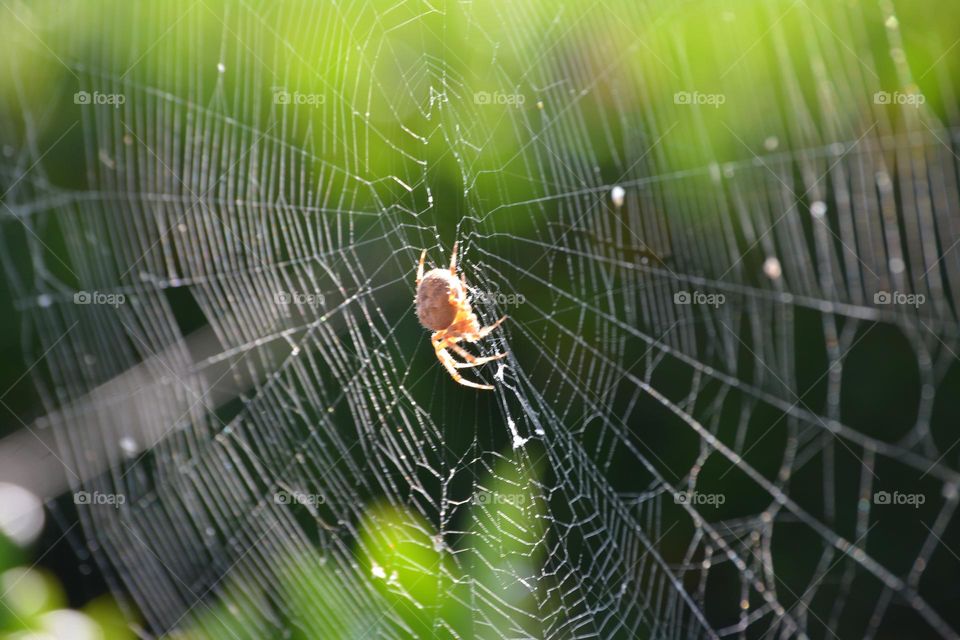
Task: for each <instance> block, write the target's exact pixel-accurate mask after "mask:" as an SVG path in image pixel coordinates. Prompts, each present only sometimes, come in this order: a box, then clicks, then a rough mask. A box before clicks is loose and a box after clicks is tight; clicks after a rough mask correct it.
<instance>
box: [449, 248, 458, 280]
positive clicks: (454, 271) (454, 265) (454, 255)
mask: <svg viewBox="0 0 960 640" xmlns="http://www.w3.org/2000/svg"><path fill="white" fill-rule="evenodd" d="M457 244H458V243H456V242H454V243H453V253H451V254H450V273H451V274H453V275H457Z"/></svg>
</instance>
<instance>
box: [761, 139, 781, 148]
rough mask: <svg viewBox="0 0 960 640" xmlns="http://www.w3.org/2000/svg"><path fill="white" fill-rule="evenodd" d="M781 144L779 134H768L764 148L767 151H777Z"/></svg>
mask: <svg viewBox="0 0 960 640" xmlns="http://www.w3.org/2000/svg"><path fill="white" fill-rule="evenodd" d="M779 146H780V138H778V137H777V136H767V138H766V140H764V141H763V148H764V149H766V150H767V151H776V150H777V147H779Z"/></svg>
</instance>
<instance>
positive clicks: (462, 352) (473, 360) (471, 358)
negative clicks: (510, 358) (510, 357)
mask: <svg viewBox="0 0 960 640" xmlns="http://www.w3.org/2000/svg"><path fill="white" fill-rule="evenodd" d="M447 348H448V349H450V350H451V351H453V352H454V353H456V354H458V355H459V356H461V357H462V358H463V359H464V360H466V361H467V362H468V363H470V364H465V365H462V366H469V367H476V366H477V365H481V364H483V363H485V362H491V361H493V360H499V359H500V358H506V357H507V354H505V353H498V354H496V355H493V356H486V357H483V358H478V357H476V356H475V355H473V354H472V353H470V352H469V351H467V350H466V349H464V348H463V347H460V346H458V345H455V344H450V345H447ZM458 368H459V367H458Z"/></svg>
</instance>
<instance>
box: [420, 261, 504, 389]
mask: <svg viewBox="0 0 960 640" xmlns="http://www.w3.org/2000/svg"><path fill="white" fill-rule="evenodd" d="M426 257H427V250H426V249H424V250H423V253H421V254H420V266H419V267H418V268H417V297H416V298H415V300H416V303H417V318H418V319H419V320H420V324H422V325H423V326H424V327H426V328H427V329H431V330H433V332H434V333H433V335H432V336H430V341H431V342H432V343H433V350H434V351H435V352H436V353H437V359H438V360H439V361H440V364H442V365H443V366H444V368H445V369H446V370H447V371H448V372H449V373H450V375H451V376H452V377H453V379H454V380H456V381H457V382H459V383H460V384H462V385H464V386H466V387H474V388H475V389H493V387H492V386H490V385H488V384H477V383H475V382H470V381H469V380H464V379H463V378H462V377H461V376H460V374H459V373H457V369H463V368H466V367H476V366H479V365H481V364H484V363H485V362H490V361H491V360H499V359H500V358H505V357H506V355H507V354H506V353H498V354H497V355H494V356H487V357H485V358H478V357H476V356H474V355H473V354H471V353H470V352H468V351H467V350H465V349H463V348H462V347H459V346H457V343H458V342H460V341H461V340H465V341H466V342H476V341H477V340H480V339H481V338H483V337H484V336H486V335H487V334H488V333H490V332H491V331H493V330H494V329H496V328H497V327H498V326H499V325H500V323H501V322H503V321H504V320H506V319H507V316H503V317H502V318H500V319H499V320H497V321H496V322H494V323H493V324H492V325H490V326H489V327H483V328H481V327H480V322H479V321H478V320H477V316H476V314H474V313H473V309H471V308H470V303H469V302H467V280H466V278H464V277H463V276H462V275H461V276H460V278H459V279H458V278H457V243H456V242H455V243H453V254H452V255H451V256H450V268H449V269H431V270H430V271H427V273H426V274H424V273H423V261H424V259H426ZM447 349H451V350H452V351H453V352H454V353H456V354H458V355H459V356H460V357H462V358H463V359H464V360H466V362H458V361H456V360H454V359H453V356H451V355H450V354H449V353H448V352H447Z"/></svg>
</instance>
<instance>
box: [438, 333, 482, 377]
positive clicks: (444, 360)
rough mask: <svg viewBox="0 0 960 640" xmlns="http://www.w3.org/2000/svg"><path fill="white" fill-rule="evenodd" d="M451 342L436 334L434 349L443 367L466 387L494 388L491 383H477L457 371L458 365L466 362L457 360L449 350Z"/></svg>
mask: <svg viewBox="0 0 960 640" xmlns="http://www.w3.org/2000/svg"><path fill="white" fill-rule="evenodd" d="M449 344H450V343H449V338H444V337H441V338H440V339H437V338H436V336H434V339H433V349H434V351H435V352H436V354H437V360H439V361H440V364H442V365H443V368H444V369H446V370H447V373H449V374H450V377H451V378H453V380H454V381H455V382H457V383H458V384H462V385H463V386H465V387H473V388H474V389H488V390H492V389H493V387H492V386H491V385H489V384H477V383H476V382H470V381H469V380H465V379H464V378H463V376H461V375H460V374H459V373H457V368H458V367H457V365H460V364H465V363H461V362H457V361H456V360H454V359H453V356H451V355H450V354H449V353H448V352H447V349H446V347H447V346H449ZM466 366H474V365H466Z"/></svg>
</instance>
